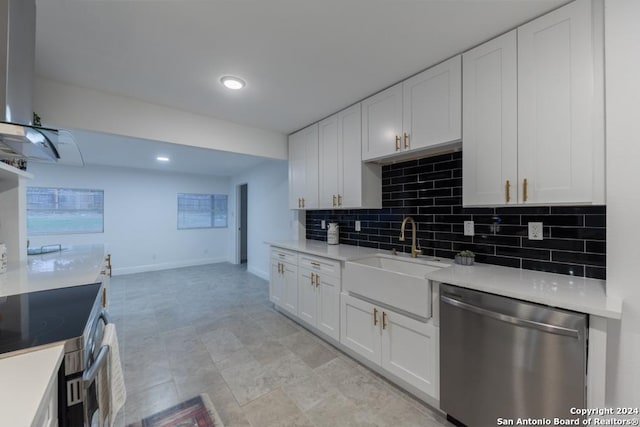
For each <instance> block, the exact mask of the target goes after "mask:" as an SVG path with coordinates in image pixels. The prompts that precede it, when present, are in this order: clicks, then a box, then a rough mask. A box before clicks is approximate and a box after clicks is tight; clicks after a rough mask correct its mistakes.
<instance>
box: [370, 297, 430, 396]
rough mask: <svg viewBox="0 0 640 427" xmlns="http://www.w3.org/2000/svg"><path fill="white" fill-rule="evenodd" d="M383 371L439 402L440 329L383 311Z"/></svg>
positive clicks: (389, 311)
mask: <svg viewBox="0 0 640 427" xmlns="http://www.w3.org/2000/svg"><path fill="white" fill-rule="evenodd" d="M381 316H382V319H381V322H382V345H381V355H382V363H381V365H382V367H383V368H384V369H386V370H387V371H389V372H391V373H392V374H394V375H396V376H397V377H399V378H402V379H403V380H405V381H406V382H408V383H409V384H411V385H413V386H415V387H416V388H418V389H420V390H422V391H424V392H425V393H427V394H428V395H430V396H432V397H434V398H435V399H438V397H439V394H440V387H439V383H438V379H439V367H440V364H439V360H438V358H439V354H440V350H439V347H438V344H439V337H438V331H439V328H437V327H435V326H434V325H432V324H431V323H424V322H419V321H417V320H414V319H411V318H409V317H407V316H403V315H401V314H398V313H395V312H393V311H391V310H387V309H383V310H382V315H381Z"/></svg>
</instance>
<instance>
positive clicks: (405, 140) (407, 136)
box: [404, 132, 409, 150]
mask: <svg viewBox="0 0 640 427" xmlns="http://www.w3.org/2000/svg"><path fill="white" fill-rule="evenodd" d="M404 148H405V150H406V149H407V148H409V134H408V133H406V132H405V133H404Z"/></svg>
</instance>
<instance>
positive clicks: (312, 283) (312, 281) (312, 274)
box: [311, 273, 316, 288]
mask: <svg viewBox="0 0 640 427" xmlns="http://www.w3.org/2000/svg"><path fill="white" fill-rule="evenodd" d="M315 285H316V275H315V273H311V287H312V288H313V287H314V286H315Z"/></svg>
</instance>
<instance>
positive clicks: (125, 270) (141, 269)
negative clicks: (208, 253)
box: [113, 256, 255, 276]
mask: <svg viewBox="0 0 640 427" xmlns="http://www.w3.org/2000/svg"><path fill="white" fill-rule="evenodd" d="M227 261H228V260H227V257H224V256H221V257H217V258H200V259H187V260H181V261H173V262H163V263H159V264H146V265H136V266H133V267H120V268H114V269H113V275H114V276H120V275H124V274H135V273H146V272H148V271H159V270H169V269H172V268H180V267H193V266H196V265H206V264H217V263H220V262H227ZM254 274H255V273H254Z"/></svg>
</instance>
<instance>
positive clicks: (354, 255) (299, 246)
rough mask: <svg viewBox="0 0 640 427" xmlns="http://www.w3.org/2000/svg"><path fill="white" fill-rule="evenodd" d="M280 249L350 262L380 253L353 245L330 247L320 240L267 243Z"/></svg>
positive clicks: (377, 250) (376, 250)
mask: <svg viewBox="0 0 640 427" xmlns="http://www.w3.org/2000/svg"><path fill="white" fill-rule="evenodd" d="M267 243H268V244H269V245H271V246H276V247H278V248H283V249H290V250H292V251H300V252H304V253H307V254H311V255H317V256H321V257H325V258H330V259H335V260H338V261H349V260H352V259H358V258H364V257H367V256H370V255H375V254H377V253H380V250H379V249H371V248H364V247H360V246H351V245H328V244H327V243H326V242H320V241H318V240H288V241H285V242H267Z"/></svg>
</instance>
